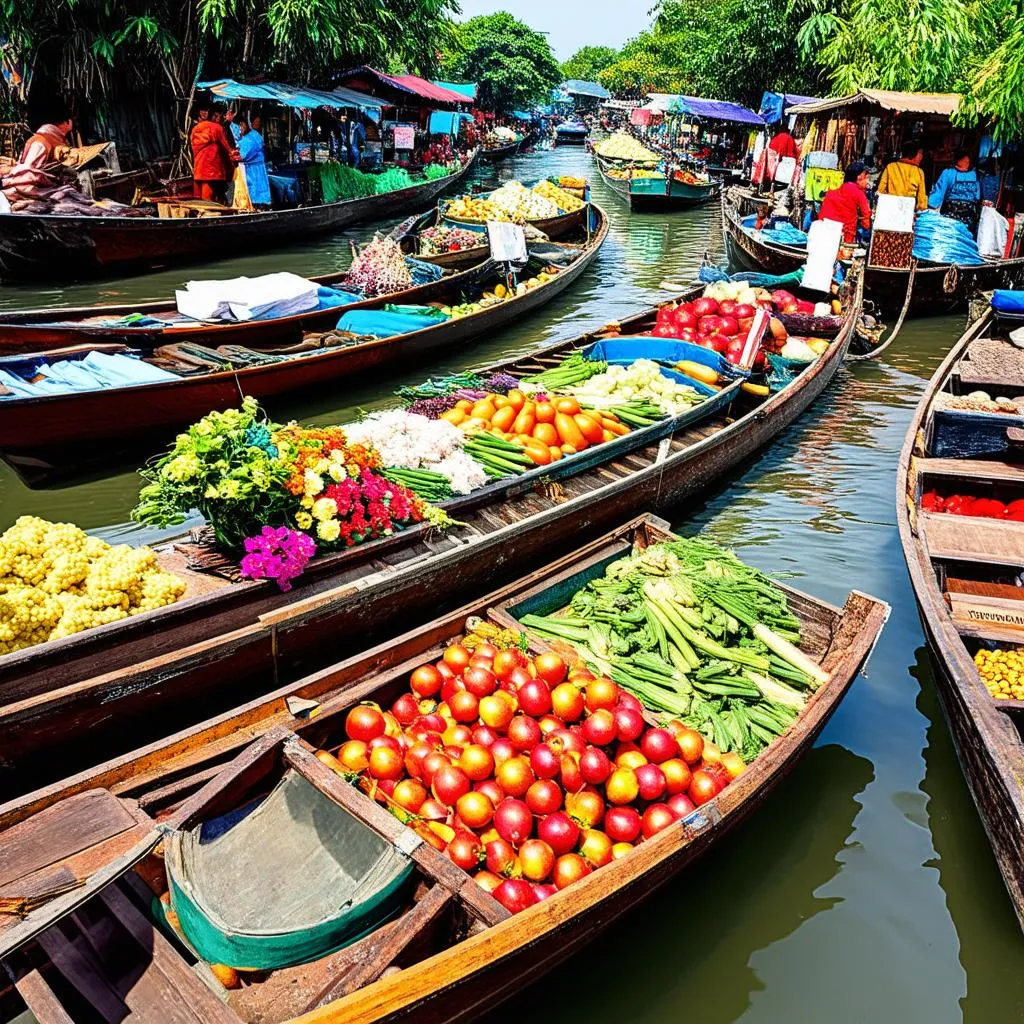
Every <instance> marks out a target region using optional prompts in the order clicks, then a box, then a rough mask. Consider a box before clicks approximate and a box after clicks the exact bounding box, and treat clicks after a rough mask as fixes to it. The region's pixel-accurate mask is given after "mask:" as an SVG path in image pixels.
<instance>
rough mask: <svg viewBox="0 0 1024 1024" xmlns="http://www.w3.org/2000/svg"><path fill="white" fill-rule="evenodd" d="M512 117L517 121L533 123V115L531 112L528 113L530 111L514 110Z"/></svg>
mask: <svg viewBox="0 0 1024 1024" xmlns="http://www.w3.org/2000/svg"><path fill="white" fill-rule="evenodd" d="M512 116H513V117H514V118H515V119H516V120H517V121H532V120H533V114H531V113H530V111H528V110H513V111H512Z"/></svg>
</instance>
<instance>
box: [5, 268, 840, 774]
mask: <svg viewBox="0 0 1024 1024" xmlns="http://www.w3.org/2000/svg"><path fill="white" fill-rule="evenodd" d="M849 287H850V292H849V293H848V295H847V314H846V319H845V322H844V326H843V329H842V331H841V332H840V334H839V335H838V337H837V338H836V339H835V341H834V342H833V343H832V344H831V345H830V346H829V348H828V350H827V351H826V353H825V354H824V355H823V356H822V357H821V358H820V359H818V360H817V361H816V362H815V363H813V364H811V365H810V366H809V367H807V368H806V369H805V370H804V371H803V372H802V373H801V374H799V376H797V377H796V378H794V379H793V380H792V381H791V382H790V383H789V384H787V385H785V386H784V387H782V388H781V389H780V390H778V391H776V392H774V393H773V394H771V395H770V396H769V397H767V398H763V399H762V398H760V397H758V396H754V395H750V394H747V393H746V392H743V391H739V392H738V393H737V391H736V385H733V387H732V389H727V390H725V391H723V392H722V393H721V394H720V395H719V396H718V398H717V400H716V399H712V400H711V401H712V403H713V404H712V405H710V406H709V407H708V409H707V410H705V411H707V412H709V413H710V415H705V416H703V417H702V418H699V419H693V420H691V421H690V422H688V423H683V424H681V425H679V426H678V427H673V428H672V431H671V433H669V434H668V435H667V436H664V435H662V434H660V433H659V434H658V436H654V437H651V438H650V440H647V441H645V443H643V444H642V445H640V446H638V447H630V448H628V449H626V450H623V449H622V448H620V447H617V446H616V443H615V442H613V443H611V444H609V445H608V447H607V449H605V450H604V451H602V449H603V448H604V446H599V447H597V448H594V449H591V450H588V451H587V452H583V453H581V454H580V455H579V456H574V457H573V458H570V459H564V460H562V462H561V463H559V464H558V465H559V468H560V473H561V475H560V476H558V478H557V479H552V478H549V475H548V474H544V475H542V476H541V477H540V479H539V480H534V479H528V480H523V479H522V478H513V479H509V480H506V481H500V482H498V483H496V484H492V485H490V486H489V487H487V488H484V489H482V490H481V491H478V492H475V493H474V494H470V495H468V496H467V497H465V498H463V499H458V500H456V501H455V502H452V503H447V504H446V506H445V507H446V508H448V509H449V511H450V513H451V514H452V516H453V517H454V518H455V519H457V520H458V523H459V525H457V526H454V527H452V528H450V529H449V530H447V531H446V532H445V533H444V534H443V535H436V534H435V532H434V531H432V530H430V529H428V528H427V527H425V526H420V527H416V528H413V529H409V530H406V531H404V532H402V533H399V534H396V535H394V536H392V537H389V538H385V539H383V540H379V541H373V542H370V543H366V544H361V545H357V546H355V547H352V548H348V549H346V550H345V551H343V552H340V553H338V554H332V555H328V556H326V557H323V558H320V559H315V560H314V561H313V562H312V563H311V564H310V566H309V567H308V569H307V571H306V574H305V575H304V576H303V578H302V580H300V581H298V583H297V585H296V590H295V591H294V592H293V593H292V594H280V593H278V592H277V591H276V589H275V588H272V587H271V586H270V585H269V584H267V583H254V582H244V583H238V582H227V581H226V580H225V579H224V578H220V577H217V576H213V575H210V574H208V573H207V574H203V575H197V574H194V573H190V572H188V571H187V564H188V562H189V561H190V560H191V561H192V563H193V564H197V563H198V564H206V566H207V568H216V565H213V566H210V565H209V559H208V552H207V550H206V549H205V548H204V547H201V546H196V545H194V544H188V543H181V544H177V545H174V546H173V548H172V550H171V551H170V552H168V553H167V554H166V555H165V556H164V557H165V564H166V565H167V567H168V568H172V569H174V570H175V571H181V574H182V575H183V576H184V577H185V578H186V579H187V580H188V583H189V588H190V589H189V591H188V592H187V593H186V596H185V597H184V598H183V599H182V600H181V601H179V602H178V603H177V604H173V605H170V606H167V607H165V608H162V609H159V610H157V611H154V612H147V613H144V614H140V615H136V616H133V617H131V618H129V619H126V620H123V621H121V622H119V623H111V624H109V625H106V626H100V627H98V628H96V629H93V630H89V631H87V632H83V633H78V634H75V635H72V636H69V637H65V638H63V639H60V640H56V641H49V642H47V643H44V644H40V645H37V646H35V647H31V648H27V649H25V650H23V651H19V652H16V653H14V654H10V655H7V656H6V657H3V658H0V735H3V736H4V737H5V739H4V749H3V758H2V760H0V789H3V790H5V791H7V792H11V793H13V792H24V791H25V790H26V789H27V788H30V787H35V786H38V785H40V784H41V782H42V781H43V780H46V781H49V780H52V779H55V778H58V777H61V776H63V775H67V774H69V773H71V772H74V771H78V770H80V769H82V768H84V767H87V766H89V765H92V764H96V763H98V762H100V761H102V760H104V759H106V758H110V757H112V756H115V755H116V754H119V753H122V752H124V751H125V750H127V749H129V746H137V745H138V744H139V743H142V742H147V741H148V740H150V739H155V738H156V737H157V736H159V735H165V734H166V733H167V732H168V731H170V730H172V729H177V728H182V727H184V726H186V725H189V724H191V723H193V722H195V721H197V720H198V719H200V718H203V717H209V716H210V715H213V714H217V713H219V712H221V711H223V710H225V709H227V708H230V707H233V706H235V705H237V704H240V703H243V702H244V701H247V700H250V699H252V698H253V697H254V696H255V695H257V694H260V693H267V692H269V691H271V690H273V689H275V688H276V687H278V686H280V685H281V684H282V683H284V682H287V681H289V680H293V679H296V678H298V677H299V676H301V675H302V674H304V673H307V672H311V671H314V670H316V669H318V668H321V667H322V666H323V665H324V664H325V663H326V660H327V659H326V658H325V652H328V651H329V652H331V653H332V654H333V655H335V656H338V655H340V654H343V653H346V652H351V651H354V650H356V649H358V648H360V647H365V646H366V644H367V643H368V642H371V641H375V640H377V639H384V638H386V637H387V636H390V635H393V634H394V633H395V632H397V631H398V630H397V629H396V627H399V628H400V627H401V626H404V625H407V624H408V623H410V622H414V621H417V620H419V621H422V620H423V619H425V618H426V617H428V616H430V615H436V614H438V612H439V611H441V610H445V609H447V608H451V607H454V605H455V604H456V603H457V602H458V600H459V599H460V598H461V595H463V594H466V593H470V592H473V591H475V590H479V589H482V588H483V587H485V586H494V585H497V584H498V583H500V582H503V581H508V580H510V579H511V578H513V576H514V575H519V574H521V573H522V572H524V571H527V570H528V569H531V568H534V567H536V566H537V565H540V564H543V562H544V561H547V560H549V559H551V558H553V557H555V555H556V554H557V553H558V552H559V551H560V550H564V549H565V547H566V546H569V545H571V544H573V543H578V542H580V541H581V540H584V539H588V538H591V537H594V536H596V535H597V534H599V533H602V532H604V531H607V530H609V529H612V528H613V527H615V526H616V525H618V524H619V523H621V522H622V520H623V519H624V518H625V517H627V516H628V515H629V514H631V512H632V511H634V510H635V509H636V508H638V507H644V508H651V509H669V508H675V507H678V506H679V505H680V504H681V503H682V502H683V501H685V500H686V499H688V498H690V497H692V496H693V495H695V494H697V493H699V492H700V491H701V490H702V489H704V488H705V487H707V486H708V485H709V484H710V483H712V482H713V481H715V480H716V479H718V478H719V477H721V476H722V475H723V474H725V473H727V472H728V471H730V470H731V469H733V468H734V467H736V466H738V465H742V464H743V463H744V462H745V461H746V460H747V459H749V458H750V457H751V456H753V455H754V453H756V452H757V451H758V450H759V449H761V448H762V447H764V446H765V445H766V444H768V443H769V442H770V441H771V440H772V439H773V438H775V437H776V436H777V435H778V434H779V433H780V432H781V431H782V430H784V429H785V428H786V427H787V426H789V425H790V424H791V423H793V421H794V420H795V419H796V418H797V417H798V416H799V415H800V414H801V413H803V412H804V411H805V410H807V409H808V408H809V407H810V405H811V404H812V403H813V402H814V401H815V400H816V399H817V398H818V397H819V396H820V395H821V393H822V392H823V391H824V390H825V388H826V387H827V386H828V384H829V383H830V382H831V380H832V379H833V377H834V376H835V374H836V373H837V371H838V370H839V368H840V366H841V365H842V361H843V358H844V356H845V354H846V351H847V348H848V346H849V344H850V340H851V338H852V336H853V333H854V328H855V325H856V322H857V319H858V316H859V307H860V289H859V285H858V283H857V281H856V280H855V279H853V280H851V282H850V286H849ZM699 291H700V290H699V289H695V291H694V293H693V296H695V295H697V294H699ZM693 296H691V297H693ZM655 313H656V311H655V310H648V311H646V312H643V313H639V314H637V315H635V316H632V317H629V318H627V319H625V320H623V321H622V322H621V324H619V325H616V328H617V329H618V330H621V332H622V334H623V335H625V336H628V335H630V334H637V333H640V332H643V331H645V330H650V329H651V328H652V326H653V323H654V317H655ZM600 337H601V334H586V335H583V336H581V337H579V338H576V339H574V340H571V341H566V342H560V343H557V344H555V345H552V346H549V347H548V348H545V349H541V350H539V351H537V352H534V353H531V354H529V355H526V356H523V357H519V358H517V359H512V360H509V361H507V362H504V363H499V364H495V365H493V366H490V367H488V368H487V370H488V371H496V370H499V369H500V370H505V371H507V372H509V373H513V374H517V375H520V376H527V375H529V374H532V373H537V372H541V371H543V370H545V369H549V368H551V367H552V366H556V365H558V364H559V363H560V362H561V361H562V359H564V358H565V357H566V356H568V355H570V354H571V353H573V352H574V351H577V350H579V349H584V348H586V347H588V346H589V345H591V344H592V343H593V342H594V341H596V340H599V338H600ZM734 396H735V397H734ZM697 408H698V410H699V409H700V407H699V406H698V407H697ZM627 439H629V435H626V438H625V439H623V440H627ZM634 441H635V439H634ZM574 460H575V461H574ZM546 477H548V478H546ZM222 564H223V566H224V567H225V568H226V569H230V568H232V566H231V563H229V562H227V561H226V560H224V561H223V563H222ZM235 578H237V577H235ZM228 666H230V668H227V667H228Z"/></svg>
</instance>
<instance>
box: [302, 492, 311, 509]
mask: <svg viewBox="0 0 1024 1024" xmlns="http://www.w3.org/2000/svg"><path fill="white" fill-rule="evenodd" d="M299 504H300V505H301V506H302V507H303V508H312V507H313V498H312V497H311V496H310V495H308V494H304V495H303V496H302V497H301V498H300V499H299Z"/></svg>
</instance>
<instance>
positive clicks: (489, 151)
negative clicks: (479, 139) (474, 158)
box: [480, 139, 525, 163]
mask: <svg viewBox="0 0 1024 1024" xmlns="http://www.w3.org/2000/svg"><path fill="white" fill-rule="evenodd" d="M524 141H525V140H524V139H516V140H515V142H508V143H506V144H505V145H504V146H489V147H488V146H484V147H483V148H482V149H481V150H480V159H481V160H486V161H488V162H489V163H496V162H497V161H498V160H504V159H505V157H507V156H515V155H516V153H518V152H519V147H520V146H522V145H523V144H524Z"/></svg>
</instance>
